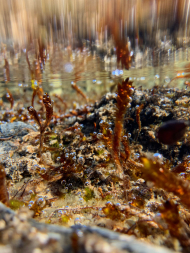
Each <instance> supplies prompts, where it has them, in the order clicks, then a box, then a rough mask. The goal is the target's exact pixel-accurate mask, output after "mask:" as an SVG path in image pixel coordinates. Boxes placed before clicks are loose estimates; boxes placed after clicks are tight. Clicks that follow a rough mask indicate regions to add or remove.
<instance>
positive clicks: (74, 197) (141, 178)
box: [0, 79, 190, 252]
mask: <svg viewBox="0 0 190 253" xmlns="http://www.w3.org/2000/svg"><path fill="white" fill-rule="evenodd" d="M32 89H33V88H32ZM34 92H35V90H34V89H33V94H34ZM160 92H161V93H160ZM152 93H153V90H147V91H145V92H144V91H143V90H141V89H135V87H133V86H132V82H130V81H129V79H126V80H124V81H122V82H121V84H118V86H117V92H116V94H115V93H108V94H106V95H105V96H103V97H102V99H101V100H100V101H99V102H95V103H94V104H85V105H84V106H83V107H82V106H80V107H75V108H74V109H73V110H70V111H69V112H68V109H67V107H68V106H67V103H66V101H65V100H63V99H62V98H61V97H59V96H58V95H54V97H55V99H58V100H57V101H55V102H54V103H53V101H52V100H51V98H50V96H49V95H48V94H47V93H45V94H44V95H43V96H42V99H43V103H42V102H41V96H37V98H38V102H37V103H36V104H37V106H38V107H39V106H40V109H39V110H38V111H37V110H35V109H34V107H32V106H30V107H28V112H27V110H26V109H24V108H22V110H21V109H20V105H19V103H20V102H19V103H18V102H16V101H14V99H13V95H12V94H11V92H10V91H8V94H9V97H10V98H12V99H8V101H9V103H10V104H11V110H9V109H6V110H4V108H5V107H6V108H7V102H3V104H2V105H1V120H2V121H6V122H7V123H3V124H7V129H8V128H9V129H11V125H10V124H13V123H11V122H15V123H16V122H21V121H22V119H23V121H24V122H25V125H22V124H20V125H19V127H20V128H19V129H20V131H19V133H20V135H19V133H18V131H17V132H15V135H14V134H13V132H12V135H11V137H8V139H5V138H3V137H5V136H2V138H1V139H0V140H1V145H2V150H3V149H4V148H6V149H4V150H8V156H7V155H5V154H4V153H3V154H2V156H1V180H2V183H1V195H0V198H1V201H2V202H3V203H5V204H6V205H8V206H10V207H11V208H12V209H14V210H15V209H19V208H21V207H23V206H26V207H28V208H29V209H30V210H31V211H33V217H34V218H35V219H37V220H38V221H45V222H47V223H57V224H62V225H65V226H70V225H72V224H84V225H85V224H88V225H97V226H101V227H107V228H109V229H112V230H114V231H118V232H120V233H125V234H128V235H132V234H133V235H135V236H136V237H137V238H146V240H147V241H151V242H154V243H156V242H155V238H157V240H159V241H160V244H162V245H165V246H166V247H169V248H173V249H176V250H178V249H179V248H180V247H182V249H183V251H184V252H188V250H189V248H190V243H189V239H188V238H189V233H190V231H189V228H188V226H189V215H190V212H189V209H190V202H189V199H190V196H189V192H190V182H189V180H190V174H189V163H190V158H189V151H188V150H189V145H190V144H189V131H188V128H187V121H186V120H187V118H186V117H187V113H188V107H183V106H181V100H182V99H184V98H185V97H187V96H188V95H189V91H186V90H183V91H176V90H175V89H172V88H168V89H163V88H158V87H155V88H154V95H152ZM157 94H162V95H161V97H159V96H158V95H157ZM80 95H81V94H80ZM152 96H153V97H152ZM6 97H7V96H6ZM163 99H165V104H167V108H166V106H165V104H163V103H161V102H160V101H163ZM13 101H14V102H13ZM12 104H14V107H13V106H12ZM32 104H34V95H33V98H32ZM179 104H180V106H179ZM53 107H54V108H53ZM62 107H63V111H62V109H61V108H62ZM182 111H183V114H182V115H181V117H180V120H181V121H179V122H182V123H184V124H185V125H183V128H184V131H186V134H185V132H184V131H183V129H182V132H183V134H182V135H184V139H183V142H181V143H179V140H180V137H182V135H181V134H180V133H179V131H178V130H176V131H177V134H178V135H177V137H176V132H175V128H174V126H176V125H175V124H178V121H169V123H167V121H168V120H171V119H176V118H177V115H179V113H181V112H182ZM8 113H9V114H8ZM162 121H164V122H166V123H165V124H166V126H164V127H163V126H162V125H161V122H162ZM35 122H36V124H37V127H39V131H40V134H39V132H38V131H36V129H35V128H34V131H32V129H30V132H29V133H28V132H27V131H28V130H29V126H31V125H30V124H32V125H33V124H34V123H35ZM26 125H28V128H27V127H26ZM34 125H35V124H34ZM2 126H3V125H1V127H2ZM5 126H6V125H5ZM170 126H171V129H170ZM177 126H178V125H177ZM165 129H166V130H165ZM1 132H2V131H1ZM2 133H3V132H2ZM168 133H170V135H169V137H168ZM165 135H167V137H168V138H169V141H170V143H167V144H173V143H174V144H173V145H171V146H168V147H166V146H164V145H162V144H161V143H159V141H158V139H160V140H162V139H165ZM179 135H180V136H179ZM7 136H8V134H7ZM7 136H6V137H7ZM156 136H157V137H158V139H156ZM162 142H163V141H162ZM2 152H4V151H2ZM6 152H7V151H6ZM4 171H6V175H7V176H6V177H7V182H5V172H4ZM8 192H9V197H8ZM167 231H168V232H169V233H168V232H167ZM174 238H175V240H176V239H177V240H178V242H179V245H180V246H179V245H178V246H177V245H176V243H175V240H174Z"/></svg>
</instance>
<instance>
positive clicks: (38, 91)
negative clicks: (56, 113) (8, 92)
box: [31, 86, 44, 107]
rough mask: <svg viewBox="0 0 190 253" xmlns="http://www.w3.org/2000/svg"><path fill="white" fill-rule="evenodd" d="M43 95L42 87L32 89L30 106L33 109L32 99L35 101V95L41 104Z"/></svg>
mask: <svg viewBox="0 0 190 253" xmlns="http://www.w3.org/2000/svg"><path fill="white" fill-rule="evenodd" d="M43 94H44V92H43V88H42V87H39V86H37V87H35V88H34V89H33V94H32V102H31V105H32V106H33V107H34V99H35V96H36V95H37V96H38V98H39V102H40V103H42V101H43Z"/></svg>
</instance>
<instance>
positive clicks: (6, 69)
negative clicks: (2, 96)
mask: <svg viewBox="0 0 190 253" xmlns="http://www.w3.org/2000/svg"><path fill="white" fill-rule="evenodd" d="M4 81H5V82H6V83H8V82H9V81H10V71H9V63H8V61H7V59H6V58H5V65H4Z"/></svg>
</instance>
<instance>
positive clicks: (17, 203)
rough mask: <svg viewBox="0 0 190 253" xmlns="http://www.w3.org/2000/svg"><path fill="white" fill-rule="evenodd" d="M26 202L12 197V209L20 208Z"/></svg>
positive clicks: (10, 203) (10, 202) (10, 204)
mask: <svg viewBox="0 0 190 253" xmlns="http://www.w3.org/2000/svg"><path fill="white" fill-rule="evenodd" d="M24 205H25V204H24V202H23V201H19V200H15V199H11V200H10V201H9V206H10V208H11V209H12V210H18V209H19V208H20V207H23V206H24Z"/></svg>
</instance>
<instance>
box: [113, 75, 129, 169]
mask: <svg viewBox="0 0 190 253" xmlns="http://www.w3.org/2000/svg"><path fill="white" fill-rule="evenodd" d="M132 94H133V87H132V82H130V81H129V78H127V79H126V80H125V81H123V82H122V84H120V83H119V84H118V91H117V108H116V112H115V128H114V135H113V142H112V148H113V158H114V161H115V164H116V167H117V169H118V172H119V173H121V172H122V171H123V170H122V167H121V164H120V141H121V135H122V131H123V119H124V115H125V112H126V109H127V108H129V107H130V102H131V97H130V96H131V95H132Z"/></svg>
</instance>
